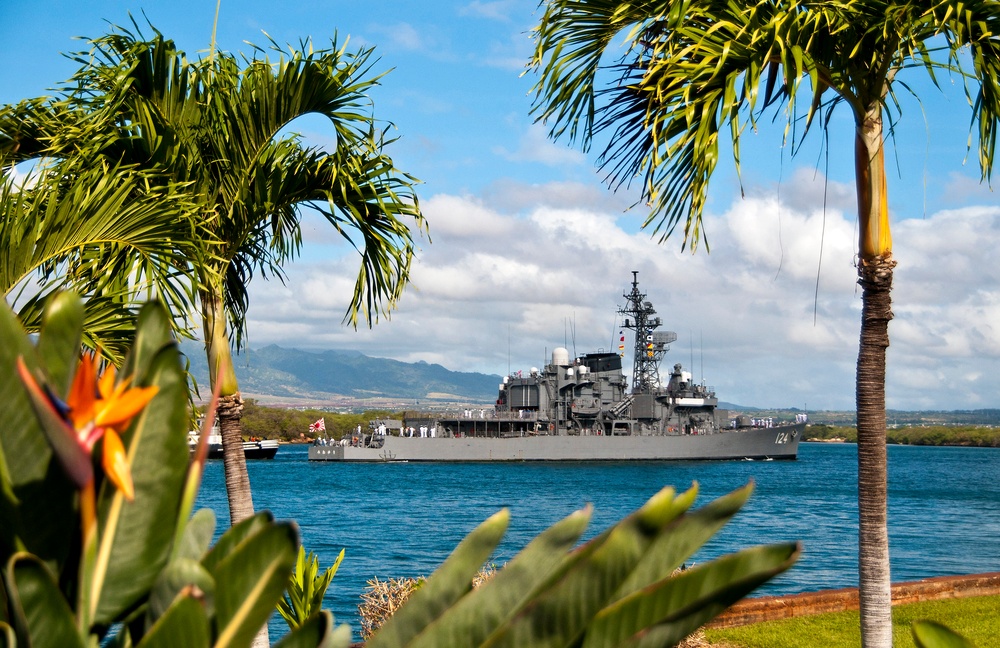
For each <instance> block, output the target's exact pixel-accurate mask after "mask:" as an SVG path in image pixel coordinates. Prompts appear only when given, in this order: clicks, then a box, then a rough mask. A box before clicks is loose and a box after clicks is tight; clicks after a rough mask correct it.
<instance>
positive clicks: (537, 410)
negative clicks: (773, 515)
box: [309, 272, 806, 461]
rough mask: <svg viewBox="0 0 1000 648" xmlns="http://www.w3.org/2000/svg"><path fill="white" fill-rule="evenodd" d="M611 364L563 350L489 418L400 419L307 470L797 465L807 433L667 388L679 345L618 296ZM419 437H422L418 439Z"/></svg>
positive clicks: (640, 298) (500, 400) (706, 395)
mask: <svg viewBox="0 0 1000 648" xmlns="http://www.w3.org/2000/svg"><path fill="white" fill-rule="evenodd" d="M623 297H625V299H626V303H625V306H623V307H621V308H620V309H619V311H618V313H619V315H620V316H621V317H622V320H623V322H622V327H623V330H622V333H621V334H620V344H619V353H614V352H597V353H588V354H585V355H583V356H581V357H578V358H570V356H569V352H568V351H567V350H566V349H564V348H562V347H560V348H556V349H555V350H553V352H552V361H551V363H550V364H548V365H546V366H545V368H544V369H543V370H541V371H539V370H538V369H535V368H532V369H531V370H530V371H529V372H528V373H527V375H525V374H523V372H520V371H518V372H516V373H514V374H512V375H509V376H507V377H506V378H504V380H503V383H502V384H501V385H500V389H499V393H498V396H497V400H496V403H495V405H494V406H493V407H492V408H488V409H487V408H477V409H466V410H464V411H462V412H460V413H457V414H454V415H451V416H434V415H430V414H424V415H421V416H419V417H409V418H408V420H406V421H403V422H402V423H401V425H400V426H399V429H398V431H397V430H396V429H394V428H386V427H385V426H382V427H380V428H379V430H377V431H374V430H369V433H368V434H358V433H355V434H354V435H350V436H348V437H345V438H344V439H342V440H340V441H336V440H331V439H325V438H324V439H320V440H318V441H317V442H316V443H315V444H314V445H313V446H311V447H310V448H309V459H310V460H314V461H632V460H705V459H717V460H744V459H760V460H769V459H795V458H797V456H798V446H799V440H800V439H801V437H802V432H803V430H804V428H805V425H806V417H805V415H804V414H800V415H798V416H797V417H796V420H795V422H794V423H788V424H784V425H782V424H776V423H775V422H774V421H773V420H772V419H756V418H751V417H749V416H737V417H735V418H733V419H730V417H729V412H728V410H724V409H719V408H718V399H717V398H716V396H715V391H714V390H713V389H711V388H709V387H706V386H705V385H703V384H698V383H695V382H694V381H693V380H692V378H691V374H690V372H688V371H685V370H684V368H683V367H682V366H681V365H680V364H675V365H674V366H673V370H672V371H671V372H670V374H669V378H668V379H667V381H666V384H662V383H661V378H660V369H659V366H660V362H661V360H662V359H663V357H664V355H665V354H666V352H667V351H668V350H669V345H670V343H671V342H674V341H675V340H676V339H677V334H676V333H673V332H670V331H658V330H657V329H658V328H659V327H660V326H661V325H662V319H661V318H660V317H658V316H657V315H656V311H655V310H654V309H653V305H652V304H651V303H650V302H649V301H647V300H646V295H645V293H642V292H641V291H640V290H639V282H638V273H637V272H633V273H632V289H631V291H629V292H626V293H625V294H624V295H623ZM624 329H629V330H631V331H632V332H633V334H634V336H633V337H634V356H633V358H634V359H633V367H632V383H631V385H632V386H631V389H629V388H628V382H627V380H626V377H625V374H624V371H623V364H622V359H623V356H624V350H625V334H624ZM418 430H419V432H417V431H418Z"/></svg>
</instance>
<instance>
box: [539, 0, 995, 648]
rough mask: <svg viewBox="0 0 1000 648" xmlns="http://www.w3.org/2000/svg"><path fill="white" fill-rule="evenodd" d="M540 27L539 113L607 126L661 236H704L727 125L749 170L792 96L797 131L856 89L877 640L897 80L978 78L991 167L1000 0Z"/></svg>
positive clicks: (572, 13)
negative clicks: (616, 55)
mask: <svg viewBox="0 0 1000 648" xmlns="http://www.w3.org/2000/svg"><path fill="white" fill-rule="evenodd" d="M536 39H537V40H536V50H535V55H534V58H533V60H532V66H533V67H534V68H535V69H536V70H537V71H538V72H539V75H540V76H539V80H538V83H537V85H536V86H535V90H536V93H537V94H536V99H535V106H534V110H535V114H536V116H537V118H538V119H539V120H540V121H543V122H547V123H549V125H550V136H552V137H555V138H558V137H561V136H564V135H565V136H568V137H569V138H570V139H571V140H574V141H579V142H581V144H582V145H583V146H584V148H588V147H590V146H591V144H592V141H593V138H594V136H595V134H602V136H604V137H606V140H605V144H604V148H603V150H602V152H601V155H600V158H599V163H600V164H601V166H602V168H604V169H605V170H606V171H607V174H608V182H609V184H610V185H611V186H612V187H613V188H616V189H617V188H619V187H621V186H622V185H628V184H629V183H630V182H632V181H633V179H636V178H641V180H642V198H641V200H642V202H645V203H647V204H648V205H649V210H650V212H649V216H648V217H647V219H646V222H645V223H644V226H652V227H653V231H654V233H659V234H660V241H661V242H662V241H664V240H665V239H667V238H668V237H669V236H670V235H671V234H673V233H674V231H675V230H676V228H677V227H678V226H679V225H682V226H683V237H682V239H681V246H682V248H683V247H686V246H687V245H690V246H691V247H692V249H695V248H696V247H697V245H698V243H699V242H702V241H704V242H706V243H707V240H706V239H705V232H704V229H703V227H702V215H703V213H704V210H705V204H706V199H707V195H708V183H709V180H710V179H711V177H712V174H713V172H714V171H715V168H716V165H717V164H718V161H719V155H720V153H719V137H720V133H721V132H722V131H723V130H724V129H728V132H729V137H730V139H731V141H732V150H733V161H734V163H735V167H736V170H737V173H738V172H739V168H740V161H741V153H740V138H741V137H742V135H743V133H744V132H745V130H746V128H747V127H748V126H750V127H751V128H755V127H756V124H757V120H758V119H760V118H761V117H762V115H763V113H764V111H765V109H767V108H768V106H771V105H774V106H775V107H776V108H784V110H785V125H786V127H785V137H786V139H788V140H789V141H790V142H791V144H792V145H793V147H797V146H798V145H799V144H800V143H801V142H802V140H803V138H805V137H806V135H808V133H809V132H811V131H812V130H813V125H814V124H815V123H817V121H816V120H817V119H818V120H819V123H820V125H821V128H820V130H821V131H823V133H824V134H827V133H828V129H829V125H830V119H831V115H832V114H833V111H834V109H836V108H837V107H838V106H840V105H842V104H843V105H846V106H848V108H849V110H850V111H851V114H852V115H853V117H854V122H855V133H854V151H855V169H856V185H857V199H858V221H859V227H858V230H859V238H858V276H859V283H860V285H861V286H862V289H863V293H862V304H863V308H862V323H861V336H860V345H859V353H858V373H857V408H858V512H859V534H858V535H859V546H858V556H859V582H860V599H861V626H862V639H863V643H864V645H865V646H889V645H891V643H892V626H891V614H890V605H891V600H890V579H889V542H888V532H887V527H886V520H887V505H886V452H885V429H886V420H885V350H886V348H887V347H888V346H889V334H888V324H889V321H890V320H891V319H892V311H891V301H890V294H891V289H892V276H893V268H894V267H895V265H896V262H895V260H894V259H893V257H892V237H891V234H890V220H889V207H888V191H887V183H886V176H885V138H886V133H887V132H891V131H892V127H893V126H894V124H895V120H897V119H898V118H899V117H900V115H901V108H900V103H899V101H898V97H897V95H896V92H897V91H898V90H901V89H902V90H905V91H908V92H911V91H912V89H911V88H910V86H908V85H907V84H906V81H905V80H904V79H903V73H904V72H905V71H907V70H908V69H909V68H919V69H923V70H925V71H926V72H927V73H928V74H929V76H930V79H931V80H932V81H934V82H935V83H936V82H937V75H938V74H941V73H946V74H954V75H956V76H958V77H959V78H960V79H962V80H963V81H964V83H965V85H966V92H967V94H968V96H969V98H970V103H971V104H972V106H973V113H974V116H973V120H972V123H973V126H974V127H975V126H976V125H978V138H977V149H978V156H979V161H980V164H981V167H982V173H983V178H984V179H987V180H988V179H989V177H990V174H991V171H992V166H993V156H994V153H995V149H996V136H997V127H998V120H1000V56H998V54H1000V3H997V2H995V1H978V2H956V1H944V0H938V1H932V2H926V1H925V2H878V1H870V0H859V1H853V0H839V1H838V0H834V1H833V2H825V1H824V2H817V1H805V0H759V1H757V2H752V3H749V4H747V3H738V2H716V1H714V0H704V1H697V0H692V1H687V2H676V1H668V0H660V1H648V2H621V1H619V2H615V1H611V0H550V1H549V2H547V3H546V10H545V14H544V16H543V17H542V20H541V23H540V25H539V27H538V28H537V31H536ZM618 41H624V52H625V53H624V54H623V55H622V56H621V57H620V59H618V60H617V61H616V62H613V63H610V64H608V65H605V63H604V57H605V51H606V50H607V49H608V48H609V47H610V46H611V45H612V44H615V43H617V42H618ZM970 63H971V64H970ZM601 75H605V76H601ZM604 81H607V85H602V86H598V82H602V83H603V82H604ZM970 85H971V86H974V88H973V89H969V86H970ZM803 93H805V94H804V95H803ZM800 99H804V101H802V102H800V101H799V100H800ZM886 122H887V123H888V128H886ZM829 141H830V140H829V139H825V140H824V143H827V144H828V143H829ZM793 150H794V148H793Z"/></svg>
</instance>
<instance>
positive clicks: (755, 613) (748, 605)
mask: <svg viewBox="0 0 1000 648" xmlns="http://www.w3.org/2000/svg"><path fill="white" fill-rule="evenodd" d="M997 595H1000V572H990V573H986V574H969V575H966V576H937V577H934V578H925V579H923V580H918V581H910V582H904V583H894V584H893V586H892V604H893V605H900V604H903V603H917V602H920V601H936V600H940V599H957V598H967V597H971V596H997ZM858 607H859V603H858V588H856V587H847V588H843V589H835V590H820V591H817V592H803V593H802V594H789V595H786V596H761V597H758V598H747V599H743V600H742V601H740V602H738V603H736V604H735V605H733V606H732V607H730V608H729V609H728V610H726V611H725V612H723V613H722V614H720V615H719V616H717V617H715V619H713V620H712V621H711V622H709V623H708V624H707V625H706V626H705V627H706V628H734V627H738V626H744V625H750V624H752V623H761V622H763V621H775V620H778V619H790V618H793V617H800V616H808V615H813V614H825V613H827V612H843V611H844V610H857V609H858Z"/></svg>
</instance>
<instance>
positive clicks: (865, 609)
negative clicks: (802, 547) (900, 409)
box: [857, 261, 893, 648]
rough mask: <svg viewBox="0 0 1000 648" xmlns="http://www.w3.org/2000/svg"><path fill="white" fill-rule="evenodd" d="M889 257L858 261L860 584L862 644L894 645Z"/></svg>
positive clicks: (890, 283)
mask: <svg viewBox="0 0 1000 648" xmlns="http://www.w3.org/2000/svg"><path fill="white" fill-rule="evenodd" d="M892 266H893V263H892V262H891V261H889V262H888V263H877V264H870V265H869V264H864V263H863V264H862V266H861V268H860V271H859V274H860V280H859V283H860V284H861V286H862V290H863V294H862V304H863V305H862V311H861V345H860V349H859V351H858V374H857V408H858V586H859V595H860V602H861V640H862V645H863V646H865V648H873V647H877V648H883V647H884V648H888V647H889V646H891V645H892V596H891V583H892V581H891V577H890V573H889V531H888V524H887V512H888V503H887V502H888V499H887V486H886V484H887V480H886V475H887V463H886V449H885V431H886V418H885V350H886V348H888V346H889V320H891V319H892V311H891V309H890V306H891V299H890V291H891V290H892Z"/></svg>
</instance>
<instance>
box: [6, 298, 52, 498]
mask: <svg viewBox="0 0 1000 648" xmlns="http://www.w3.org/2000/svg"><path fill="white" fill-rule="evenodd" d="M19 357H23V358H24V361H25V363H26V364H27V365H28V368H29V369H35V368H37V367H38V363H37V360H35V349H34V347H33V346H32V345H31V343H30V342H29V341H28V338H27V336H26V335H25V334H24V329H22V328H21V325H20V323H18V321H17V318H16V317H14V313H12V312H11V310H10V307H8V306H7V305H6V304H4V305H3V306H0V394H4V395H5V399H6V402H5V403H4V406H3V407H0V429H2V430H3V431H4V433H3V434H0V479H2V480H3V483H2V484H0V488H3V489H4V490H7V489H8V488H10V489H11V492H16V489H17V487H18V486H20V485H22V484H25V483H28V482H33V481H41V480H42V479H44V477H45V473H46V470H47V469H48V463H49V459H50V458H51V456H52V450H51V449H50V448H49V443H48V441H47V440H46V439H45V436H44V435H43V434H42V430H41V427H40V426H39V424H38V421H37V419H36V417H35V412H34V410H33V409H32V407H31V404H30V402H29V400H28V394H27V393H26V392H25V390H24V386H23V385H22V384H21V380H20V378H19V377H18V374H17V367H16V364H17V359H18V358H19ZM11 457H16V458H17V461H13V462H12V461H11V460H10V458H11ZM28 504H29V505H32V504H35V503H28Z"/></svg>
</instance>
